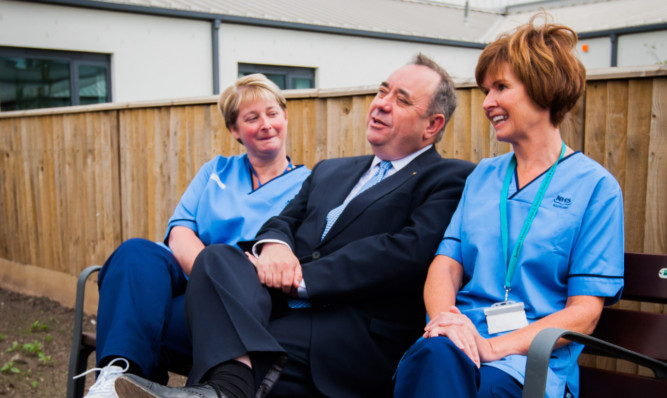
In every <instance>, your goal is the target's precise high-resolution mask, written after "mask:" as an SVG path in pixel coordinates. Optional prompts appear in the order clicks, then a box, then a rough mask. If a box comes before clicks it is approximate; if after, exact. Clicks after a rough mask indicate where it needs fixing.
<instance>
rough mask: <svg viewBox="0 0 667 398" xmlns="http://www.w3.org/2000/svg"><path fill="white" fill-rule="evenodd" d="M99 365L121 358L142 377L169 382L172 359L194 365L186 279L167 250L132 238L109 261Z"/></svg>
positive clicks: (103, 275)
mask: <svg viewBox="0 0 667 398" xmlns="http://www.w3.org/2000/svg"><path fill="white" fill-rule="evenodd" d="M98 284H99V291H100V299H99V306H98V310H97V363H98V366H99V364H100V362H101V361H103V360H104V359H105V358H110V357H116V356H120V357H123V358H127V359H129V360H131V361H133V362H134V363H136V364H137V365H138V366H139V367H140V368H141V370H142V372H143V373H144V376H146V377H148V378H151V379H153V380H155V381H158V382H166V380H167V372H166V368H167V367H168V366H169V363H170V361H175V360H178V361H182V360H183V358H186V359H188V360H190V361H191V358H192V348H191V343H190V338H189V333H188V330H187V326H186V323H185V304H184V298H185V289H186V287H187V284H188V281H187V278H186V277H185V275H184V274H183V272H182V270H181V267H180V266H179V264H178V261H177V260H176V258H175V257H174V256H173V254H172V253H171V252H169V250H167V249H165V248H164V247H162V246H160V245H157V244H155V243H154V242H151V241H148V240H145V239H138V238H135V239H129V240H127V241H125V242H124V243H122V244H121V245H120V246H119V247H118V249H116V251H115V252H114V253H113V254H112V255H111V256H110V257H109V258H108V259H107V261H106V263H105V264H104V267H102V269H101V270H100V274H99V277H98Z"/></svg>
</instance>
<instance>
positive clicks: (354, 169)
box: [317, 156, 373, 238]
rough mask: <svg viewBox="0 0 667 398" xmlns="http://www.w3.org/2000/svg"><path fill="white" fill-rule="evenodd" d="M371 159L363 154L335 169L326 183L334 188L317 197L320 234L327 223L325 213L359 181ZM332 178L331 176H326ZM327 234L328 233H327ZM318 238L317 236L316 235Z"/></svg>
mask: <svg viewBox="0 0 667 398" xmlns="http://www.w3.org/2000/svg"><path fill="white" fill-rule="evenodd" d="M372 161H373V156H364V157H359V158H356V159H354V161H353V162H351V163H350V164H349V165H348V166H346V167H340V168H339V169H338V170H336V174H335V176H334V178H335V180H333V181H327V183H328V184H331V185H332V186H334V187H335V189H332V190H331V194H330V195H327V196H326V197H321V198H318V200H319V201H320V206H319V209H320V210H319V211H320V212H321V214H320V215H319V216H318V217H317V222H318V224H317V228H318V229H317V230H318V231H319V233H320V235H321V234H322V231H324V227H325V226H326V223H327V214H329V211H331V209H333V208H335V207H338V206H339V205H340V204H341V203H343V201H344V200H345V198H347V195H348V194H349V193H350V191H352V188H354V186H355V184H356V183H357V182H358V181H359V179H360V178H361V176H362V175H363V174H364V172H366V171H367V170H368V168H370V167H371V162H372ZM328 178H329V179H332V178H331V177H328ZM327 235H328V234H327ZM318 238H319V236H318Z"/></svg>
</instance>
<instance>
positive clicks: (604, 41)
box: [577, 37, 611, 69]
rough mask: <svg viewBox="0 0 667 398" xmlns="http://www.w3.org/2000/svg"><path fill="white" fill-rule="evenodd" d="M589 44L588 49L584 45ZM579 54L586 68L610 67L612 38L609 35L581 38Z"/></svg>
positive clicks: (578, 48) (578, 46) (578, 45)
mask: <svg viewBox="0 0 667 398" xmlns="http://www.w3.org/2000/svg"><path fill="white" fill-rule="evenodd" d="M584 45H587V46H588V51H586V52H585V51H583V50H582V47H583V46H584ZM577 55H578V56H579V59H580V60H581V62H582V63H583V64H584V66H585V67H586V69H595V68H608V67H609V66H610V65H611V40H609V38H608V37H598V38H595V39H581V40H580V41H579V43H577Z"/></svg>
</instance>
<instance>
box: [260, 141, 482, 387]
mask: <svg viewBox="0 0 667 398" xmlns="http://www.w3.org/2000/svg"><path fill="white" fill-rule="evenodd" d="M371 161H372V156H360V157H352V158H340V159H330V160H324V161H322V162H320V163H318V164H317V165H316V166H315V167H314V168H313V171H312V174H311V175H310V177H309V178H308V179H306V181H305V182H304V184H303V186H302V188H301V191H300V192H299V194H298V195H297V196H296V197H295V198H294V199H293V200H292V201H291V202H290V203H289V204H288V205H287V207H286V208H285V209H284V210H283V212H282V213H281V214H280V215H279V216H276V217H273V218H271V219H270V220H269V221H267V222H266V224H264V226H263V227H262V229H261V230H260V231H259V233H258V234H257V237H256V238H255V239H256V240H255V241H258V240H262V239H279V240H282V241H284V242H287V243H289V245H290V246H291V248H292V250H293V251H294V253H295V254H296V256H297V257H298V258H299V261H300V262H301V264H302V269H303V277H304V280H305V282H306V289H307V291H308V295H309V298H310V300H311V303H312V304H313V316H312V336H313V337H312V341H311V354H310V359H311V371H312V375H313V380H314V382H315V385H316V386H317V387H318V388H319V389H320V390H321V391H322V392H323V393H325V394H326V395H328V396H333V397H345V396H348V397H379V396H391V394H392V381H391V377H392V374H393V372H394V369H395V367H396V365H397V364H398V361H399V359H400V358H401V356H402V354H403V352H404V351H405V350H406V349H407V348H408V347H409V346H410V344H412V343H413V342H414V341H415V340H416V339H417V338H418V337H419V336H420V335H421V333H423V328H424V325H425V319H426V318H425V310H424V305H423V299H422V290H423V286H424V280H425V278H426V273H427V269H428V266H429V264H430V262H431V261H432V259H433V256H434V253H435V251H436V249H437V247H438V244H439V242H440V240H441V239H442V236H443V234H444V232H445V228H446V227H447V224H448V223H449V220H450V218H451V216H452V214H453V213H454V210H455V209H456V206H457V204H458V201H459V199H460V197H461V193H462V191H463V186H464V183H465V179H466V177H467V176H468V174H469V173H470V172H471V171H472V169H473V167H474V165H473V164H472V163H470V162H465V161H461V160H449V159H443V158H441V157H440V155H439V154H438V153H437V151H436V150H435V149H434V148H431V149H429V150H427V151H426V152H424V153H423V154H421V155H419V156H418V157H417V158H415V159H414V160H413V161H412V162H410V164H408V165H407V166H406V167H404V168H403V169H401V170H400V171H398V172H397V173H395V174H394V175H392V176H390V177H388V178H386V179H384V180H383V181H382V182H380V183H378V184H377V185H375V186H373V187H372V188H370V189H368V190H367V191H365V192H363V193H361V194H359V195H358V196H357V197H355V198H354V199H353V200H352V201H351V202H350V203H349V204H348V205H347V207H346V208H345V210H344V211H343V213H342V214H341V215H340V217H339V218H338V220H337V221H336V223H335V224H334V226H333V228H332V229H331V230H330V231H329V233H328V234H327V236H326V237H325V238H324V240H322V241H320V237H321V235H322V231H323V230H324V227H325V223H326V216H327V213H328V212H329V210H331V209H333V208H334V207H336V206H338V205H340V204H341V203H342V202H343V200H344V199H345V197H346V196H347V195H348V193H349V192H350V191H351V190H352V187H353V186H354V185H355V184H356V183H357V181H358V180H359V178H360V177H361V175H362V174H363V173H364V171H366V170H368V168H369V167H370V163H371Z"/></svg>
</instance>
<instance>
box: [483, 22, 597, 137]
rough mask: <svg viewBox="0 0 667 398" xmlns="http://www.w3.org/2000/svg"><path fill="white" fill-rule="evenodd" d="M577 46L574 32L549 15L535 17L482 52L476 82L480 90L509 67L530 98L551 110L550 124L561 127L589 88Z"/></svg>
mask: <svg viewBox="0 0 667 398" xmlns="http://www.w3.org/2000/svg"><path fill="white" fill-rule="evenodd" d="M538 17H543V18H544V20H545V23H544V25H541V26H536V25H535V23H534V22H535V19H537V18H538ZM576 44H577V34H576V33H575V32H574V30H572V29H571V28H569V27H567V26H563V25H556V24H553V23H550V22H549V14H547V13H539V14H536V15H534V16H533V17H532V18H531V19H530V21H529V22H528V23H527V24H524V25H521V26H519V27H518V28H517V29H516V30H515V31H514V32H512V33H506V34H503V35H502V36H500V37H499V38H498V39H497V40H496V41H494V42H493V43H491V44H489V45H488V46H487V47H486V48H485V49H484V50H483V51H482V53H481V54H480V56H479V61H478V62H477V68H476V69H475V80H477V85H478V86H479V87H480V88H481V87H482V83H483V82H484V79H485V78H486V76H487V75H488V74H493V73H497V72H498V71H499V69H500V68H501V66H502V64H503V63H507V64H508V65H509V67H510V70H511V71H512V73H514V75H515V76H516V77H517V78H518V79H519V81H521V83H522V84H523V85H524V86H525V87H526V93H528V96H529V97H530V98H531V99H532V100H533V101H534V102H535V103H536V104H537V105H539V106H540V107H542V108H543V109H549V119H550V122H551V124H552V125H554V126H558V125H560V123H561V122H562V121H563V119H564V118H565V115H566V114H567V112H569V111H570V109H572V108H573V107H574V106H575V105H576V103H577V100H578V99H579V97H581V95H582V94H583V93H584V89H585V88H586V69H585V68H584V65H583V64H582V63H581V61H579V59H578V58H577V56H576V55H575V54H574V51H573V49H574V47H575V46H576Z"/></svg>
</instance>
